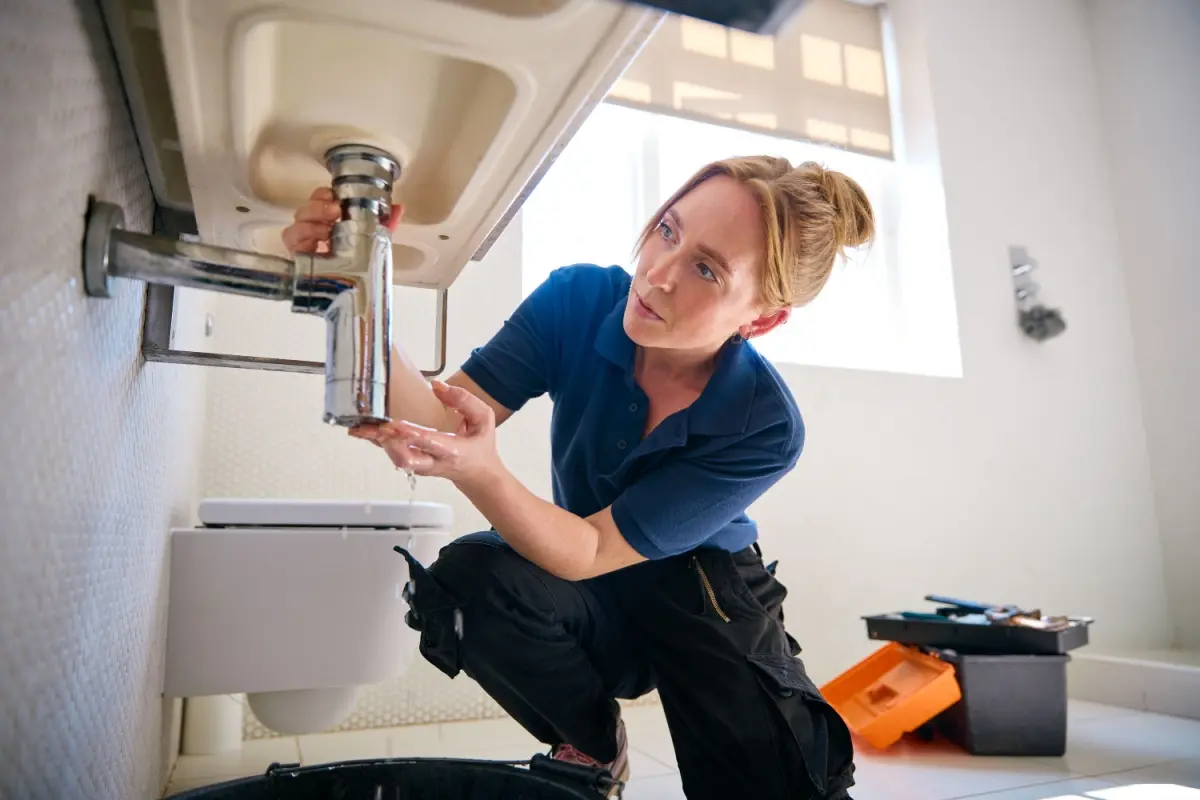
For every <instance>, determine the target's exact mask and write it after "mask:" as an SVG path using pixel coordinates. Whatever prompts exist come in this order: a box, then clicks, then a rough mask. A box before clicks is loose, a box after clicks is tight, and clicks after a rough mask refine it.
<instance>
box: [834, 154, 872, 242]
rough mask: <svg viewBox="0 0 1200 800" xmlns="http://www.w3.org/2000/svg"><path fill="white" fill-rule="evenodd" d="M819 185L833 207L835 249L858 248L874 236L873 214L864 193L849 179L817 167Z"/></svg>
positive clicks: (869, 202) (838, 173)
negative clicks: (819, 176) (819, 173)
mask: <svg viewBox="0 0 1200 800" xmlns="http://www.w3.org/2000/svg"><path fill="white" fill-rule="evenodd" d="M821 188H822V189H823V190H824V192H825V198H826V199H827V200H828V201H829V203H830V205H832V206H833V210H834V222H833V232H834V236H835V237H836V238H837V243H838V248H839V249H841V248H845V247H860V246H862V245H864V244H866V243H867V242H869V241H871V239H873V238H874V237H875V215H874V213H873V212H872V210H871V201H870V200H868V199H867V193H866V192H864V191H863V188H862V187H861V186H859V185H858V183H857V182H856V181H855V180H853V179H852V178H848V177H846V176H845V175H843V174H842V173H840V172H835V171H834V170H829V169H821Z"/></svg>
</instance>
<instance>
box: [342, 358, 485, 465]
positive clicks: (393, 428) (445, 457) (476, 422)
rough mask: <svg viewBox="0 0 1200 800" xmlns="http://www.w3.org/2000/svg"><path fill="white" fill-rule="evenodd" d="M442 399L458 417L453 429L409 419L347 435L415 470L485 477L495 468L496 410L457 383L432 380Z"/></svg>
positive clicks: (394, 462) (394, 461) (359, 430)
mask: <svg viewBox="0 0 1200 800" xmlns="http://www.w3.org/2000/svg"><path fill="white" fill-rule="evenodd" d="M432 385H433V393H434V395H435V396H436V397H437V398H438V400H440V401H441V402H442V405H444V406H446V407H447V408H449V409H452V410H454V411H456V412H457V413H458V415H459V416H460V417H461V418H462V420H461V422H459V425H458V429H457V430H456V431H455V432H454V433H442V432H441V431H437V430H434V429H432V428H426V427H424V426H422V425H417V424H415V423H412V422H403V421H397V422H389V423H386V424H384V425H378V426H371V427H363V428H356V429H354V430H352V431H351V432H350V434H351V435H352V436H355V437H357V438H360V439H368V440H370V441H373V442H374V443H375V444H377V445H379V446H380V447H382V448H383V449H384V451H386V452H387V454H388V457H389V458H391V459H392V463H393V464H395V465H396V466H397V467H399V468H400V469H406V470H410V471H412V472H413V473H415V474H417V475H430V476H435V477H439V478H446V479H448V480H451V481H454V482H455V483H478V482H481V481H486V480H487V479H488V478H489V477H491V476H492V475H495V474H497V473H498V471H499V469H500V468H501V462H500V454H499V452H498V451H497V449H496V416H495V413H494V412H493V411H492V409H491V407H490V406H489V405H488V404H487V403H485V402H483V401H482V400H480V399H479V398H478V397H476V396H475V395H473V394H471V393H470V392H468V391H467V390H466V389H463V388H461V387H458V386H449V385H447V384H445V383H442V382H441V381H434V382H433V384H432Z"/></svg>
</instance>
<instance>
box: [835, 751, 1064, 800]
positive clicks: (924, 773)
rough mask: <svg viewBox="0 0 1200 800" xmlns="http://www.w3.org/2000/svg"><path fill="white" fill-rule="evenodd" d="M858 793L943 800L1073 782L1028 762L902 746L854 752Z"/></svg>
mask: <svg viewBox="0 0 1200 800" xmlns="http://www.w3.org/2000/svg"><path fill="white" fill-rule="evenodd" d="M855 766H856V772H855V778H856V780H857V784H858V788H857V794H856V793H855V791H854V790H852V791H851V794H852V795H854V796H855V797H858V796H862V797H864V798H871V800H946V799H947V798H956V797H967V796H970V795H978V794H986V793H988V792H999V791H1005V790H1009V789H1018V788H1021V787H1024V786H1031V785H1035V784H1044V783H1053V782H1055V781H1063V780H1067V779H1069V778H1075V777H1079V776H1078V775H1075V774H1073V773H1071V772H1070V771H1069V770H1068V769H1067V768H1066V767H1065V766H1063V765H1061V764H1057V763H1052V762H1050V763H1048V762H1045V761H1039V760H1037V759H1028V758H1002V757H984V756H971V755H969V754H968V753H966V752H965V751H963V750H961V749H960V748H958V747H956V746H954V745H953V744H950V743H949V742H945V741H938V742H931V743H925V742H917V741H908V740H905V741H902V742H900V743H898V744H897V745H896V746H894V747H892V748H889V749H888V750H886V751H883V752H879V751H875V750H871V749H869V748H868V747H867V746H866V745H863V746H862V747H860V748H859V749H858V751H857V753H856V756H855Z"/></svg>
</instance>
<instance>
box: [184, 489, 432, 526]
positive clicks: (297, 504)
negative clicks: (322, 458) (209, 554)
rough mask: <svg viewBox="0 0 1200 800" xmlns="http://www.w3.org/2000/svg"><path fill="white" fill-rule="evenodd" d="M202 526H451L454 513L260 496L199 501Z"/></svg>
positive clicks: (427, 506)
mask: <svg viewBox="0 0 1200 800" xmlns="http://www.w3.org/2000/svg"><path fill="white" fill-rule="evenodd" d="M197 513H198V516H199V518H200V524H201V525H203V526H204V527H206V528H384V529H399V530H414V529H425V528H450V527H451V526H452V525H453V524H454V511H453V509H452V508H451V507H450V506H448V505H444V504H442V503H422V502H412V503H410V502H408V501H405V500H382V501H377V500H371V501H363V500H307V499H274V498H260V497H252V498H251V497H245V498H209V499H205V500H202V501H200V507H199V509H198V512H197Z"/></svg>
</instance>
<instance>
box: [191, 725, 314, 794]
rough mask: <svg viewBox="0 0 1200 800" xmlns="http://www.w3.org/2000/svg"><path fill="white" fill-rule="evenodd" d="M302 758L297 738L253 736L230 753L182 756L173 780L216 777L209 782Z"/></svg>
mask: <svg viewBox="0 0 1200 800" xmlns="http://www.w3.org/2000/svg"><path fill="white" fill-rule="evenodd" d="M299 760H300V752H299V750H298V749H297V746H296V739H295V737H291V736H286V737H281V738H277V739H251V740H249V741H246V742H242V747H241V749H239V750H235V751H233V752H231V753H219V754H217V755H211V756H180V757H179V760H178V761H177V762H176V763H175V771H174V772H172V773H171V780H172V781H173V782H183V781H193V780H195V779H197V778H213V779H214V780H211V781H209V783H217V782H218V781H219V780H228V779H230V778H242V777H245V776H247V775H258V774H261V773H264V772H266V771H267V767H269V766H271V764H272V763H274V762H279V763H281V764H294V763H296V762H297V761H299Z"/></svg>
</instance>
